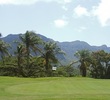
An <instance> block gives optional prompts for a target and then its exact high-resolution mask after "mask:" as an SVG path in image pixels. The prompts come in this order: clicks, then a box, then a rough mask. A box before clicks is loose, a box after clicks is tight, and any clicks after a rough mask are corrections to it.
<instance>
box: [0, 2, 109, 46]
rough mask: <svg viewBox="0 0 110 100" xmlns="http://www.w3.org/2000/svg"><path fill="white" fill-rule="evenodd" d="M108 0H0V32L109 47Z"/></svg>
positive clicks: (3, 34) (4, 34) (5, 34)
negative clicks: (33, 32)
mask: <svg viewBox="0 0 110 100" xmlns="http://www.w3.org/2000/svg"><path fill="white" fill-rule="evenodd" d="M109 10H110V0H0V33H2V36H3V37H5V36H7V35H8V34H19V33H25V32H26V31H27V30H29V31H35V32H36V33H38V34H41V35H44V36H46V37H48V38H51V39H54V40H55V41H60V42H65V41H70V42H71V41H75V40H80V41H85V42H87V43H89V44H90V45H96V46H101V45H104V44H105V45H107V46H109V47H110V11H109Z"/></svg>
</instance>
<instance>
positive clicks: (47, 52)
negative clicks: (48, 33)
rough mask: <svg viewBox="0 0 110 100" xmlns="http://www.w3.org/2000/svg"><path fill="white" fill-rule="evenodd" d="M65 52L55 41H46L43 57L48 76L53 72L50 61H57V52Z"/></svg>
mask: <svg viewBox="0 0 110 100" xmlns="http://www.w3.org/2000/svg"><path fill="white" fill-rule="evenodd" d="M62 53H63V54H64V52H62V51H61V49H60V48H59V47H58V46H57V44H56V43H55V42H45V43H44V52H43V53H42V54H43V55H42V57H43V58H44V59H45V69H46V74H47V76H50V75H51V74H52V66H51V65H50V63H57V62H58V59H57V57H56V55H57V54H62Z"/></svg>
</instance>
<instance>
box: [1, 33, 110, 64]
mask: <svg viewBox="0 0 110 100" xmlns="http://www.w3.org/2000/svg"><path fill="white" fill-rule="evenodd" d="M38 36H39V37H40V38H41V39H42V40H44V41H46V42H47V41H54V40H52V39H50V38H47V37H45V36H43V35H40V34H38ZM2 39H3V40H4V41H5V42H7V43H9V44H11V46H12V47H13V49H10V52H11V53H12V52H13V51H15V50H16V44H15V43H14V42H13V41H15V40H17V41H20V40H19V35H15V34H10V35H8V36H6V37H3V38H2ZM57 44H58V46H59V47H60V48H61V49H62V50H63V51H64V52H65V53H66V55H65V58H64V56H59V58H60V60H63V61H64V62H65V60H66V62H68V61H73V59H75V57H74V54H75V52H76V51H77V50H82V49H88V50H91V51H97V50H104V51H106V52H110V47H107V46H106V45H102V46H91V45H89V44H88V43H86V42H84V41H79V40H77V41H73V42H58V41H57Z"/></svg>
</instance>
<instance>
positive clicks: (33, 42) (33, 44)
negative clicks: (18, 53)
mask: <svg viewBox="0 0 110 100" xmlns="http://www.w3.org/2000/svg"><path fill="white" fill-rule="evenodd" d="M20 39H21V41H22V42H23V43H24V44H25V47H26V61H27V68H29V64H30V62H29V59H30V52H31V51H30V50H32V51H34V52H35V53H36V50H39V48H38V46H37V45H38V44H40V43H41V39H40V38H39V37H38V36H37V35H36V33H35V32H33V31H26V33H25V34H24V35H20Z"/></svg>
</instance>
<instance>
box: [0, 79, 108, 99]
mask: <svg viewBox="0 0 110 100" xmlns="http://www.w3.org/2000/svg"><path fill="white" fill-rule="evenodd" d="M0 100H110V80H100V79H91V78H75V77H72V78H64V77H63V78H62V77H59V78H54V77H53V78H16V77H0Z"/></svg>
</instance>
